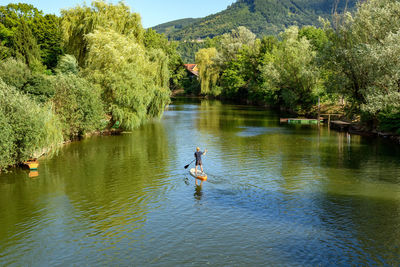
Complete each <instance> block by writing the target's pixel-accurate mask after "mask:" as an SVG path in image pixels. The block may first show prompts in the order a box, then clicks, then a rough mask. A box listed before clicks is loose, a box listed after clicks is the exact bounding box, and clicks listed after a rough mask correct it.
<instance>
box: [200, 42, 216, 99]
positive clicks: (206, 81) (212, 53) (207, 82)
mask: <svg viewBox="0 0 400 267" xmlns="http://www.w3.org/2000/svg"><path fill="white" fill-rule="evenodd" d="M217 54H218V51H217V49H216V48H214V47H211V48H205V49H200V50H199V51H198V52H197V53H196V64H197V65H198V67H199V76H200V83H201V93H202V94H204V95H209V94H212V95H219V94H220V90H219V88H218V87H217V81H218V78H219V70H218V66H217V65H216V64H215V58H216V56H217Z"/></svg>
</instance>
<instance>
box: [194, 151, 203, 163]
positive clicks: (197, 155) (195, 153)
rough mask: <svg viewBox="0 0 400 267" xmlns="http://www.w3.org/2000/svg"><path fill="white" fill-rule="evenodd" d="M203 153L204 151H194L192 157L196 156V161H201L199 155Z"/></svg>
mask: <svg viewBox="0 0 400 267" xmlns="http://www.w3.org/2000/svg"><path fill="white" fill-rule="evenodd" d="M203 154H204V152H201V151H199V152H194V157H195V158H196V162H201V156H202V155H203Z"/></svg>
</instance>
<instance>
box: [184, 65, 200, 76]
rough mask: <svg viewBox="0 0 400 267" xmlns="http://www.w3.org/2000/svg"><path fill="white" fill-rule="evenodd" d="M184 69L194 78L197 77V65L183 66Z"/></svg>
mask: <svg viewBox="0 0 400 267" xmlns="http://www.w3.org/2000/svg"><path fill="white" fill-rule="evenodd" d="M185 68H186V69H187V70H188V71H190V72H191V73H193V74H194V75H196V76H199V69H198V68H197V64H185Z"/></svg>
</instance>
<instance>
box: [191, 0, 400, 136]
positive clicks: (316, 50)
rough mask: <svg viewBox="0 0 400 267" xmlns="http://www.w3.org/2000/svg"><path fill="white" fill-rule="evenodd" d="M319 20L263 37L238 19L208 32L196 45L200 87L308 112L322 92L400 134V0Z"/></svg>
mask: <svg viewBox="0 0 400 267" xmlns="http://www.w3.org/2000/svg"><path fill="white" fill-rule="evenodd" d="M321 23H322V24H323V25H324V27H323V28H322V29H321V28H316V27H313V26H307V27H303V28H301V29H299V28H298V27H297V26H292V27H289V28H288V29H286V30H285V31H284V32H282V33H281V34H280V35H279V37H274V36H266V37H263V38H261V39H257V38H256V35H255V34H253V33H252V32H251V31H250V30H248V29H246V28H244V27H239V28H237V29H236V30H233V31H232V32H231V33H229V34H224V35H222V36H219V37H215V38H213V39H212V40H207V41H206V42H205V43H204V48H203V49H200V50H199V51H198V52H197V53H196V63H197V64H198V66H199V69H200V82H201V92H200V93H201V94H203V95H211V96H218V97H220V98H225V99H233V100H238V101H242V102H251V103H260V104H267V105H272V106H277V107H281V108H284V109H286V110H291V111H293V112H295V113H298V114H303V115H313V116H315V115H316V104H317V103H318V99H320V100H321V103H322V105H323V107H324V108H325V109H329V108H330V109H331V112H334V111H337V110H338V109H339V110H341V111H345V113H346V115H347V117H348V118H350V119H354V120H357V121H360V120H361V121H363V122H364V123H365V124H366V125H368V126H369V127H370V128H371V129H376V128H378V129H380V130H382V131H392V132H396V131H397V133H398V134H400V61H399V60H398V59H399V55H400V2H399V1H395V0H370V1H363V2H362V3H361V4H360V5H359V6H358V10H357V11H356V12H355V13H354V14H353V15H352V14H350V13H346V14H343V15H337V16H336V17H335V18H334V20H333V24H332V23H330V22H328V21H326V20H323V19H321ZM335 113H336V112H335Z"/></svg>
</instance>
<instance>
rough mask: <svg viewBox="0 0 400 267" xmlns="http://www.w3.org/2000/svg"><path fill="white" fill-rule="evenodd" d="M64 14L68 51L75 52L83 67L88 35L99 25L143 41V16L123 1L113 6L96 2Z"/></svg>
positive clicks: (72, 53) (136, 40)
mask: <svg viewBox="0 0 400 267" xmlns="http://www.w3.org/2000/svg"><path fill="white" fill-rule="evenodd" d="M61 15H62V26H63V29H64V40H65V47H66V52H67V53H68V54H71V55H74V56H75V57H76V59H77V60H78V62H79V65H80V66H82V67H83V66H85V62H86V58H87V54H88V51H89V49H88V41H87V39H86V36H87V35H88V34H90V33H93V32H94V31H95V30H96V29H98V28H104V29H107V30H110V31H113V32H116V33H119V34H122V35H124V36H128V37H129V38H130V39H132V40H134V42H137V43H141V42H143V32H144V30H143V27H142V25H141V18H140V15H139V14H137V13H131V12H130V8H129V7H128V6H126V5H125V4H124V3H122V2H119V3H118V4H116V5H113V4H108V3H106V2H104V1H93V2H92V4H91V6H86V5H83V6H77V7H75V8H71V9H67V10H62V11H61Z"/></svg>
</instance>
